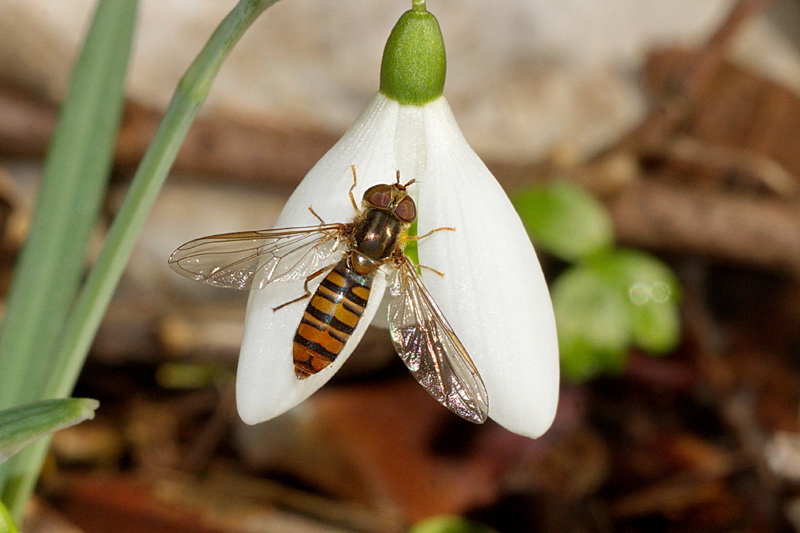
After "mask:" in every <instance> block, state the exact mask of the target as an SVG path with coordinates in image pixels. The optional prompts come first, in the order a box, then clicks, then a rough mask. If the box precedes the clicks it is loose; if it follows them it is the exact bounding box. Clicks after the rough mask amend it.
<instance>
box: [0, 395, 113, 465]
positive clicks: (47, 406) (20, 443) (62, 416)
mask: <svg viewBox="0 0 800 533" xmlns="http://www.w3.org/2000/svg"><path fill="white" fill-rule="evenodd" d="M98 405H99V402H98V401H97V400H92V399H89V398H66V399H60V400H44V401H41V402H34V403H29V404H26V405H23V406H20V407H13V408H11V409H5V410H3V411H0V463H2V462H4V461H6V460H7V459H9V458H10V457H11V456H12V455H14V454H15V453H17V452H18V451H19V450H21V449H22V448H24V447H25V446H26V445H28V444H30V443H31V442H33V441H35V440H36V439H38V438H41V437H43V436H45V435H47V434H49V433H53V432H54V431H58V430H59V429H63V428H65V427H69V426H73V425H75V424H78V423H80V422H83V421H84V420H88V419H91V418H94V412H95V410H96V409H97V407H98Z"/></svg>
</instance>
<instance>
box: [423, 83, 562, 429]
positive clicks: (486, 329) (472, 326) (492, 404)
mask: <svg viewBox="0 0 800 533" xmlns="http://www.w3.org/2000/svg"><path fill="white" fill-rule="evenodd" d="M424 109H425V135H426V144H427V165H426V167H425V172H424V174H423V175H422V176H420V178H419V185H418V186H419V190H418V195H419V202H418V204H419V205H418V212H419V234H420V235H422V234H424V233H425V232H427V231H429V230H431V229H434V228H437V227H442V226H454V227H455V228H456V231H454V232H451V231H439V232H436V233H434V234H433V235H431V236H430V237H427V238H425V239H423V240H422V241H420V246H419V256H420V263H421V264H423V265H427V266H430V267H432V268H435V269H437V270H439V271H441V272H444V273H445V276H444V278H440V277H439V276H437V275H436V274H432V273H430V272H427V271H424V270H423V277H424V282H425V285H426V286H427V287H428V289H429V290H430V292H431V294H432V295H433V297H434V298H435V299H436V301H437V303H438V304H439V306H440V307H441V308H442V311H443V312H444V314H445V316H447V318H448V320H449V321H450V323H451V325H452V326H453V328H454V330H455V331H456V333H457V334H458V336H459V338H460V339H461V341H462V342H463V344H464V346H465V347H466V348H467V351H468V352H469V353H470V356H471V357H472V359H473V361H474V362H475V365H476V366H477V368H478V371H479V372H480V374H481V376H482V377H483V379H484V382H485V384H486V388H487V391H488V394H489V416H490V417H491V418H492V419H494V420H495V421H496V422H498V423H499V424H501V425H502V426H504V427H506V428H507V429H509V430H511V431H514V432H516V433H519V434H522V435H527V436H530V437H537V436H539V435H541V434H542V433H544V432H545V431H546V430H547V428H548V427H549V426H550V424H551V423H552V420H553V417H554V416H555V409H556V403H557V400H558V375H559V367H558V342H557V338H556V330H555V319H554V317H553V310H552V306H551V303H550V296H549V293H548V290H547V286H546V284H545V280H544V277H543V275H542V271H541V267H540V266H539V262H538V260H537V258H536V254H535V252H534V250H533V247H532V246H531V244H530V240H529V238H528V236H527V234H526V233H525V230H524V228H523V226H522V223H521V221H520V219H519V217H518V215H517V214H516V212H515V211H514V208H513V207H512V205H511V202H510V201H509V199H508V197H507V196H506V194H505V192H504V191H503V190H502V188H501V187H500V185H499V184H498V183H497V181H496V180H495V179H494V177H493V176H492V175H491V173H490V172H489V170H488V169H487V168H486V166H485V165H484V164H483V162H482V161H481V160H480V159H479V158H478V156H477V155H476V154H475V153H474V152H473V150H472V149H471V148H470V147H469V145H468V144H467V142H466V140H465V139H464V137H463V136H462V134H461V131H460V130H459V129H458V125H457V124H456V122H455V119H454V118H453V115H452V113H451V111H450V107H449V106H448V104H447V102H446V100H445V99H444V98H440V99H438V100H436V101H435V102H433V103H430V104H427V105H426V106H424Z"/></svg>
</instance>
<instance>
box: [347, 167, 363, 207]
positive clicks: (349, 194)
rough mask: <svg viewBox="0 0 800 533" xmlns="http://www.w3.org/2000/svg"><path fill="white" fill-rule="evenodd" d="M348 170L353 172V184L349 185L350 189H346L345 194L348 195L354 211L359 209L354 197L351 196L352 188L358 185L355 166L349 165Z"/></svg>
mask: <svg viewBox="0 0 800 533" xmlns="http://www.w3.org/2000/svg"><path fill="white" fill-rule="evenodd" d="M350 170H351V171H352V172H353V184H352V185H351V186H350V190H349V191H347V195H348V196H349V197H350V203H351V204H353V209H355V211H356V213H358V212H359V211H360V209H359V208H358V204H357V203H356V197H355V196H353V190H354V189H355V188H356V185H358V178H357V177H356V166H355V165H350Z"/></svg>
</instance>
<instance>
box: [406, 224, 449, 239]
mask: <svg viewBox="0 0 800 533" xmlns="http://www.w3.org/2000/svg"><path fill="white" fill-rule="evenodd" d="M455 230H456V228H452V227H450V226H442V227H441V228H436V229H432V230H430V231H429V232H428V233H426V234H425V235H412V236H411V237H409V238H408V240H409V241H418V240H420V239H424V238H425V237H428V236H429V235H430V234H431V233H436V232H437V231H455Z"/></svg>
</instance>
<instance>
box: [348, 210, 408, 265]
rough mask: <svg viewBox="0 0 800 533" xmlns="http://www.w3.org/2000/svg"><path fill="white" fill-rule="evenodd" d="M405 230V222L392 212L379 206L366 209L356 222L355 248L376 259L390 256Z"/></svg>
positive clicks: (379, 259) (380, 259)
mask: <svg viewBox="0 0 800 533" xmlns="http://www.w3.org/2000/svg"><path fill="white" fill-rule="evenodd" d="M402 232H403V223H402V222H400V221H399V220H398V219H397V217H395V216H394V215H392V214H391V213H389V212H387V211H384V210H382V209H377V208H368V209H366V211H365V213H364V215H363V217H362V218H361V219H360V220H359V221H357V223H356V231H355V236H354V237H355V249H356V250H357V251H358V252H360V253H361V254H363V255H365V256H366V257H368V258H370V259H374V260H376V261H382V260H383V259H386V258H387V257H389V256H390V255H391V254H392V252H393V251H394V249H395V247H396V246H397V243H398V238H399V237H400V234H401V233H402Z"/></svg>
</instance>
